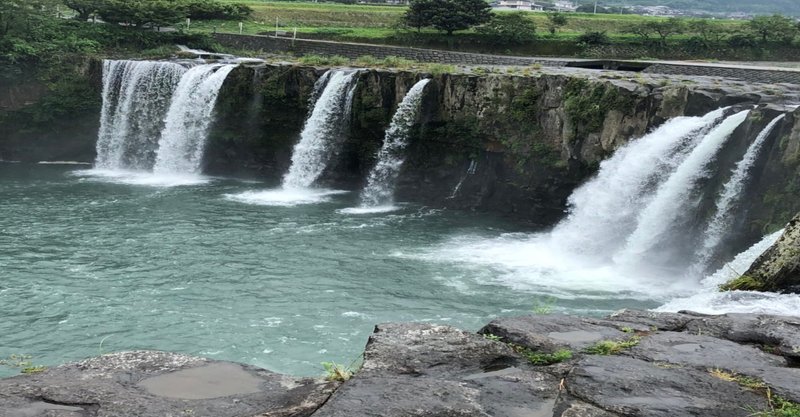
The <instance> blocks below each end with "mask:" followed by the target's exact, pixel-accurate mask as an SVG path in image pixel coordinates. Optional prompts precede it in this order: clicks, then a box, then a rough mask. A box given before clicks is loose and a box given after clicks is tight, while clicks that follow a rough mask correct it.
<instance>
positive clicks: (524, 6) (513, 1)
mask: <svg viewBox="0 0 800 417" xmlns="http://www.w3.org/2000/svg"><path fill="white" fill-rule="evenodd" d="M492 7H493V8H494V9H495V10H522V11H526V12H541V11H544V8H543V7H542V6H540V5H538V4H536V3H535V2H533V1H531V0H500V1H498V2H497V3H495V4H494V5H493V6H492Z"/></svg>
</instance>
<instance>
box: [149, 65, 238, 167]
mask: <svg viewBox="0 0 800 417" xmlns="http://www.w3.org/2000/svg"><path fill="white" fill-rule="evenodd" d="M235 67H236V66H235V65H218V64H210V65H200V66H196V67H194V68H191V69H190V70H189V71H188V72H187V73H186V74H185V75H184V76H183V77H182V78H181V81H180V84H178V88H177V90H176V91H175V94H174V97H173V99H172V103H171V104H170V108H169V112H168V113H167V118H166V124H165V126H164V130H163V131H162V133H161V141H160V142H159V148H158V153H157V156H156V163H155V166H154V167H153V172H154V173H156V174H199V173H200V163H201V162H202V158H203V151H204V150H205V145H206V139H207V136H208V128H209V127H210V126H211V122H212V121H213V118H212V113H213V111H214V105H215V104H216V102H217V96H218V95H219V90H220V88H222V83H223V82H224V81H225V78H227V76H228V74H229V73H230V72H231V71H232V70H233V69H234V68H235Z"/></svg>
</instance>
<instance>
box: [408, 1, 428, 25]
mask: <svg viewBox="0 0 800 417" xmlns="http://www.w3.org/2000/svg"><path fill="white" fill-rule="evenodd" d="M432 3H433V1H432V0H412V1H411V3H410V4H409V5H408V10H406V14H404V15H403V23H404V24H405V25H406V26H409V27H412V28H416V29H417V32H419V31H420V30H421V29H422V28H424V27H426V26H431V10H433V4H432Z"/></svg>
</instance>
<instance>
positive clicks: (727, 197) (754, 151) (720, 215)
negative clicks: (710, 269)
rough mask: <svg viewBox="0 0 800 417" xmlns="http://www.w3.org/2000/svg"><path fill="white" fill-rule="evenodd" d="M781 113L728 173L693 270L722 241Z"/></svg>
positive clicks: (700, 266)
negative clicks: (728, 177)
mask: <svg viewBox="0 0 800 417" xmlns="http://www.w3.org/2000/svg"><path fill="white" fill-rule="evenodd" d="M784 116H785V115H783V114H781V115H780V116H778V117H776V118H774V119H773V120H772V121H771V122H769V124H767V126H766V127H764V129H763V130H762V131H761V132H760V133H759V134H758V136H757V137H756V139H755V140H754V141H753V143H752V144H750V147H749V148H748V149H747V152H745V154H744V157H742V159H741V160H740V161H739V162H738V163H737V164H736V167H735V168H734V170H733V175H731V178H730V180H728V182H727V183H725V186H724V187H723V189H722V193H721V194H720V195H719V197H718V198H717V203H716V206H717V207H716V212H715V214H714V218H713V219H711V221H710V222H709V224H708V226H707V227H706V230H705V232H704V233H703V235H704V236H705V239H704V240H703V246H702V247H701V248H700V254H699V256H698V260H697V262H696V263H695V265H694V266H693V267H692V268H693V269H694V270H696V271H700V272H702V271H703V270H704V269H705V268H706V266H707V265H708V262H709V261H710V260H711V257H712V256H713V254H714V249H716V248H717V246H718V245H719V244H720V243H721V242H722V238H723V237H724V236H725V233H727V232H728V231H729V229H730V226H731V222H732V220H733V218H732V217H733V214H734V209H735V207H736V204H737V203H738V202H739V201H740V200H741V198H742V191H743V190H744V187H745V185H746V181H747V178H748V177H749V174H750V169H751V168H752V167H753V164H755V162H756V160H757V159H758V155H759V152H760V151H761V148H762V147H763V145H764V142H765V141H766V139H767V138H768V137H769V135H770V133H772V130H773V129H774V128H775V125H777V124H778V122H780V121H781V120H783V118H784Z"/></svg>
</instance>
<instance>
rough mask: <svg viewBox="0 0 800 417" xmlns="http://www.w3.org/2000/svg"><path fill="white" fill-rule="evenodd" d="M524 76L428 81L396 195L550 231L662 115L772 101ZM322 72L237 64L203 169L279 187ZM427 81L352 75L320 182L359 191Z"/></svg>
mask: <svg viewBox="0 0 800 417" xmlns="http://www.w3.org/2000/svg"><path fill="white" fill-rule="evenodd" d="M529 71H530V70H528V72H526V73H524V74H522V73H520V74H483V75H474V74H466V73H463V74H442V75H434V76H432V78H433V80H432V82H431V83H430V84H429V85H428V87H427V89H426V93H425V97H424V101H423V109H422V112H421V115H422V116H421V117H420V120H419V121H418V123H417V125H416V126H415V128H414V130H413V134H412V138H411V140H410V145H409V148H408V151H407V155H408V156H407V159H406V163H405V165H404V167H403V171H402V173H401V175H400V181H399V184H398V188H397V195H398V198H399V199H400V200H403V201H415V202H419V203H423V204H431V205H437V206H445V207H451V208H460V209H471V210H479V211H492V212H498V213H501V214H506V215H508V216H511V217H514V218H516V219H520V220H523V221H526V222H530V223H532V224H535V225H549V224H552V223H553V222H555V221H556V220H557V219H558V218H560V217H561V216H563V212H564V210H565V207H566V198H567V197H568V195H569V194H570V193H571V191H572V190H573V189H574V188H575V187H576V186H577V185H579V184H580V183H581V182H582V181H584V180H585V179H586V178H588V177H589V176H590V175H591V174H592V173H594V172H595V171H596V169H597V167H598V166H599V163H600V162H601V161H602V160H603V159H604V158H606V157H607V156H608V155H609V154H611V153H612V152H613V151H614V150H615V149H617V148H618V147H619V146H621V145H622V144H625V143H627V141H629V140H630V139H632V138H635V137H638V136H641V135H642V134H644V133H645V132H647V131H648V130H649V129H652V128H653V127H655V126H657V125H659V124H660V123H662V122H663V121H664V120H666V119H668V118H671V117H675V116H679V115H701V114H704V113H706V112H708V111H710V110H712V109H715V108H718V107H720V106H728V105H734V104H745V103H751V104H755V103H757V102H759V101H760V100H762V99H765V98H766V99H767V101H769V100H770V97H765V96H764V94H762V95H759V94H755V93H754V91H759V90H758V89H759V88H760V87H759V86H750V87H748V86H744V85H743V84H741V83H730V85H728V84H725V83H721V82H720V81H718V80H710V79H702V78H698V79H695V80H685V81H679V80H675V79H669V78H664V77H661V78H659V77H658V76H647V77H645V76H641V75H636V76H633V75H631V74H630V73H627V74H626V73H618V72H590V71H582V72H576V71H574V70H573V71H571V72H565V71H560V70H552V69H546V70H536V71H534V72H533V73H530V72H529ZM323 72H324V70H322V69H315V68H308V67H291V66H273V65H264V66H260V67H255V68H247V67H241V68H238V69H237V70H236V71H235V72H234V73H233V74H232V75H231V77H230V78H229V79H228V81H226V84H225V86H224V87H223V92H222V94H221V96H220V103H219V115H220V117H219V120H218V122H217V124H216V127H215V129H214V132H213V134H212V139H211V143H210V145H209V148H208V155H207V162H208V164H207V170H208V172H209V173H212V174H228V175H230V174H232V173H233V174H237V175H249V176H256V177H260V178H265V179H268V180H272V181H273V182H277V181H278V180H279V178H280V176H281V175H282V174H283V173H284V172H285V171H286V169H287V168H288V165H289V158H290V155H291V147H292V145H293V143H294V142H295V141H296V140H297V137H298V135H299V132H300V131H301V129H302V126H303V121H304V120H305V115H306V114H307V111H308V100H309V97H310V95H311V92H312V91H313V84H314V82H315V81H316V80H317V79H318V78H319V77H320V76H321V74H322V73H323ZM426 76H430V75H425V74H420V73H415V72H405V71H399V72H398V71H389V70H363V71H361V72H360V73H359V75H358V84H357V85H358V86H357V88H356V92H355V97H354V102H353V112H352V116H351V120H350V125H349V127H348V129H347V133H346V135H345V136H346V139H345V140H344V143H343V145H342V147H341V149H339V150H338V151H337V155H336V156H335V157H334V159H333V161H332V163H331V165H330V166H329V168H328V170H327V172H326V173H324V174H323V176H322V178H321V179H320V182H321V183H323V184H324V185H329V186H336V187H344V188H350V189H358V188H359V187H360V186H362V185H363V181H364V178H365V177H366V174H367V172H368V171H369V169H370V168H371V167H372V166H373V165H374V163H375V155H376V153H377V150H378V149H379V148H380V146H381V143H382V140H383V135H384V131H385V129H386V128H387V127H388V125H389V122H390V120H391V116H392V114H393V112H394V110H395V109H396V107H397V104H398V103H399V102H400V100H401V99H402V97H403V96H404V95H405V93H406V92H407V91H408V90H409V89H410V88H411V86H412V85H413V84H414V83H415V82H416V81H418V80H419V79H420V78H422V77H426ZM758 126H759V123H758V122H756V123H753V127H754V128H757V127H758ZM743 135H744V136H743V137H745V136H746V132H745V134H743Z"/></svg>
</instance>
